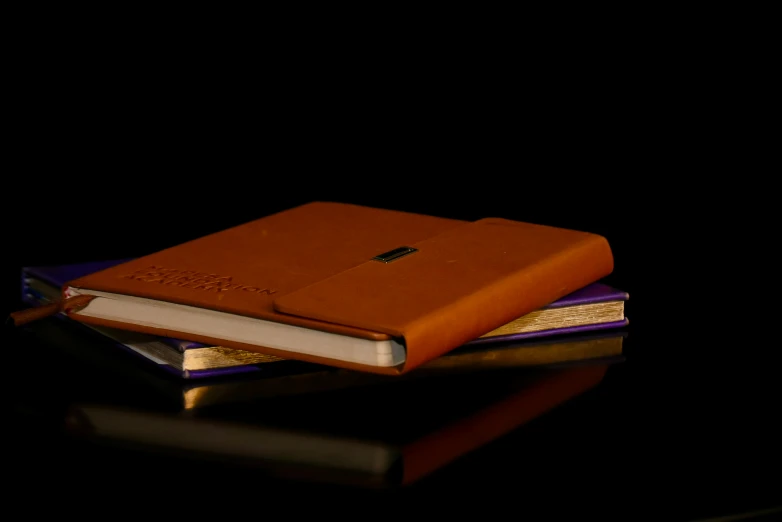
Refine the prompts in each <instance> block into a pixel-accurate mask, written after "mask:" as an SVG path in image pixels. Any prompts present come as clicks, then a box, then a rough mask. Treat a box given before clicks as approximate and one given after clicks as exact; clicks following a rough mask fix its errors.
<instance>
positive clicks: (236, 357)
mask: <svg viewBox="0 0 782 522" xmlns="http://www.w3.org/2000/svg"><path fill="white" fill-rule="evenodd" d="M125 261H127V260H123V259H120V260H113V261H97V262H91V263H82V264H74V265H59V266H37V267H25V268H23V269H22V278H21V279H22V281H21V283H22V287H21V294H22V300H23V301H24V302H25V303H26V304H28V305H31V306H35V305H39V304H43V303H47V302H50V301H52V300H56V299H59V297H60V288H61V287H62V286H63V285H64V284H65V283H66V282H68V281H70V280H72V279H76V278H78V277H82V276H85V275H88V274H91V273H93V272H97V271H99V270H103V269H105V268H109V267H112V266H114V265H117V264H119V263H123V262H125ZM628 298H629V296H628V294H627V293H626V292H622V291H620V290H617V289H615V288H613V287H611V286H608V285H605V284H602V283H594V284H591V285H589V286H586V287H584V288H582V289H580V290H577V291H575V292H573V293H571V294H570V295H567V296H565V297H563V298H561V299H559V300H557V301H555V302H553V303H551V304H550V305H548V306H546V307H544V308H541V309H540V310H537V311H535V312H532V313H530V314H527V315H525V316H523V317H520V318H519V319H517V320H515V321H511V322H510V323H508V324H506V325H503V326H502V327H500V328H498V329H496V330H494V331H492V332H489V333H488V334H486V335H485V336H482V337H479V338H478V339H475V340H473V341H470V342H469V343H467V345H466V346H474V345H492V346H493V345H496V344H506V343H514V342H518V341H524V340H527V339H535V338H540V337H553V336H560V335H567V334H574V333H585V332H592V331H597V330H608V329H613V328H620V327H623V326H625V325H627V324H628V320H627V318H626V317H625V315H624V303H625V301H626V300H627V299H628ZM564 312H567V313H564ZM60 317H62V318H65V316H64V315H61V316H60ZM69 322H73V323H75V324H78V325H80V326H81V327H83V328H85V329H88V330H91V331H93V332H97V333H98V334H101V335H103V336H106V337H109V338H111V339H113V340H114V341H115V344H119V345H120V346H121V347H122V348H123V349H125V350H129V351H131V352H133V353H136V354H138V355H142V356H144V357H146V358H147V359H148V360H150V361H153V362H155V363H157V364H158V366H159V367H161V368H163V369H165V370H166V371H169V372H171V373H174V374H177V375H179V376H181V377H183V378H189V379H192V378H200V377H214V376H219V375H226V374H235V373H247V372H258V371H261V370H262V369H263V368H264V367H265V366H266V367H268V365H269V364H275V363H278V362H281V361H283V359H280V358H277V357H272V356H266V355H262V354H256V353H253V352H245V351H242V350H231V349H226V348H221V347H214V346H207V345H204V344H201V343H197V342H192V341H185V340H181V339H170V338H165V337H156V336H150V335H144V334H138V333H135V332H127V331H124V330H115V329H108V328H96V327H92V326H87V325H84V324H82V323H77V322H76V321H69Z"/></svg>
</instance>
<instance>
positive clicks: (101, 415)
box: [66, 365, 607, 486]
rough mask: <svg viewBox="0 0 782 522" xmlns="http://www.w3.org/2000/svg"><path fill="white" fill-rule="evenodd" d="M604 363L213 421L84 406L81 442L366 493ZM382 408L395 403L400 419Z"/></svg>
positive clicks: (283, 405)
mask: <svg viewBox="0 0 782 522" xmlns="http://www.w3.org/2000/svg"><path fill="white" fill-rule="evenodd" d="M606 368H607V366H606V365H584V366H580V367H573V368H564V369H559V370H537V371H529V370H518V369H516V370H504V371H500V372H483V373H480V374H471V375H469V376H465V375H449V376H440V377H432V378H428V379H413V380H398V379H397V380H395V381H393V382H392V381H388V383H387V384H385V385H382V386H374V387H370V388H367V389H365V390H363V391H362V392H361V393H354V390H343V391H332V392H323V393H318V394H308V395H306V396H298V397H287V398H276V399H271V400H267V401H264V402H259V403H257V404H255V405H254V407H253V408H238V409H234V410H233V411H230V410H229V411H227V412H225V411H222V412H221V413H218V414H215V415H202V416H199V415H195V416H182V415H166V414H163V413H159V412H149V411H144V410H140V409H133V408H118V407H113V406H105V405H100V404H89V403H82V404H79V405H76V406H74V407H73V408H72V409H71V410H70V412H69V415H68V416H67V422H66V426H67V427H68V428H69V430H70V432H71V433H72V434H74V435H75V436H78V437H86V438H87V439H89V440H93V441H96V442H99V443H103V444H109V445H112V446H116V445H119V446H120V447H123V448H126V449H128V448H130V449H131V450H133V451H148V450H152V451H156V452H160V451H161V450H163V455H165V452H166V451H168V452H170V455H172V456H175V457H176V458H180V457H188V458H194V459H198V460H203V461H212V462H214V461H217V462H221V463H222V464H227V465H239V466H241V467H243V468H245V467H247V466H250V467H258V468H260V469H262V470H264V471H267V472H271V473H272V474H275V475H279V476H283V477H289V478H297V479H306V480H316V481H329V482H337V483H351V484H356V485H367V486H397V485H407V484H410V483H413V482H416V481H417V480H419V479H421V478H423V477H425V476H427V475H429V474H430V473H432V472H433V471H435V470H438V469H440V468H442V467H443V466H445V465H447V464H448V463H450V462H452V461H454V460H455V459H457V458H459V457H460V456H462V455H464V454H466V453H468V452H470V451H473V450H475V449H477V448H479V447H481V446H483V445H485V444H487V443H489V442H490V441H492V440H494V439H497V438H498V437H501V436H502V435H504V434H507V433H509V432H510V431H512V430H514V429H516V428H518V427H519V426H521V425H523V424H525V423H526V422H529V421H531V420H533V419H535V418H537V417H539V416H541V415H543V414H544V413H546V412H547V411H549V410H551V409H552V408H554V407H556V406H558V405H559V404H562V403H563V402H566V401H568V400H570V399H572V398H574V397H576V396H578V395H579V394H581V393H583V392H585V391H587V390H589V389H590V388H592V387H594V386H595V385H597V384H598V383H599V382H600V381H601V379H602V378H603V376H604V374H605V372H606ZM377 404H389V405H393V406H392V408H393V409H394V414H393V415H389V411H388V410H387V409H385V408H377V407H376V405H377Z"/></svg>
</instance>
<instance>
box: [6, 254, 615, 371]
mask: <svg viewBox="0 0 782 522" xmlns="http://www.w3.org/2000/svg"><path fill="white" fill-rule="evenodd" d="M125 261H129V260H127V259H119V260H112V261H96V262H91V263H81V264H73V265H58V266H38V267H26V268H24V269H23V270H22V289H21V291H22V300H23V301H24V302H25V303H27V304H29V305H36V304H40V298H41V297H42V296H40V295H37V292H35V291H34V290H32V289H31V288H29V286H28V285H27V279H28V278H29V277H33V278H36V279H39V280H41V281H43V282H45V283H48V284H50V285H53V286H55V287H57V288H60V287H62V285H64V284H65V283H66V282H68V281H70V280H72V279H76V278H79V277H82V276H85V275H88V274H91V273H93V272H97V271H99V270H103V269H105V268H110V267H112V266H114V265H117V264H119V263H123V262H125ZM627 299H629V295H628V294H627V292H623V291H620V290H617V289H616V288H613V287H611V286H608V285H605V284H603V283H593V284H591V285H589V286H586V287H584V288H582V289H580V290H576V291H575V292H573V293H571V294H569V295H567V296H565V297H563V298H561V299H559V300H557V301H554V302H553V303H551V304H550V305H548V306H546V307H545V308H561V307H564V306H574V305H582V304H592V303H600V302H606V301H619V300H621V301H626V300H627ZM74 322H75V321H74ZM627 324H628V320H627V318H625V319H623V320H621V321H614V322H609V323H597V324H589V325H582V326H572V327H567V328H555V329H551V330H541V331H537V332H525V333H517V334H508V335H501V336H494V337H481V338H478V339H475V340H473V341H470V342H469V343H467V344H466V345H465V346H474V345H486V344H498V343H502V344H505V343H508V342H517V341H523V340H526V339H535V338H540V337H550V336H559V335H567V334H574V333H587V332H592V331H599V330H608V329H613V328H620V327H622V326H626V325H627ZM159 340H160V341H162V342H163V343H165V344H167V345H168V346H171V347H172V348H175V349H177V350H179V351H180V352H184V351H186V350H189V349H193V348H203V347H205V346H206V345H204V344H200V343H197V342H193V341H184V340H181V339H170V338H166V337H161V338H159ZM124 348H125V349H126V350H130V349H129V348H128V347H126V346H124ZM130 351H132V350H130ZM133 353H137V352H135V351H133ZM265 364H269V363H265ZM272 364H273V363H272ZM159 366H161V367H164V368H166V369H167V370H169V371H172V372H174V373H177V374H180V375H182V376H185V377H189V378H198V377H213V376H217V375H225V374H234V373H245V372H252V371H259V370H260V369H262V367H263V364H260V365H258V364H250V365H243V366H231V367H227V368H219V369H211V370H194V371H190V372H187V375H185V374H183V372H181V371H180V370H179V369H177V368H173V367H171V366H168V365H165V364H159Z"/></svg>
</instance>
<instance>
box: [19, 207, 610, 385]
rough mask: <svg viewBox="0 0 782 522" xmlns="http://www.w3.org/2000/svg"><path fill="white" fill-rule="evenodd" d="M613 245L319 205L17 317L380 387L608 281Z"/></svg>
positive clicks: (92, 277)
mask: <svg viewBox="0 0 782 522" xmlns="http://www.w3.org/2000/svg"><path fill="white" fill-rule="evenodd" d="M612 269H613V256H612V253H611V249H610V246H609V244H608V242H607V240H606V238H604V237H602V236H600V235H597V234H593V233H588V232H584V231H577V230H568V229H564V228H558V227H551V226H544V225H538V224H532V223H524V222H518V221H513V220H508V219H502V218H494V217H492V218H484V219H478V220H476V221H471V222H463V221H457V220H450V219H446V218H440V217H435V216H427V215H423V214H414V213H405V212H399V211H393V210H388V209H381V208H371V207H366V206H359V205H350V204H344V203H334V202H312V203H308V204H304V205H300V206H297V207H295V208H290V209H287V210H284V211H281V212H277V213H274V214H271V215H267V216H265V217H261V218H260V219H256V220H254V221H250V222H247V223H244V224H240V225H237V226H234V227H231V228H228V229H225V230H221V231H218V232H215V233H212V234H208V235H205V236H203V237H200V238H197V239H194V240H191V241H188V242H185V243H181V244H178V245H173V246H171V247H169V248H166V249H163V250H159V251H157V252H153V253H150V254H148V255H145V256H142V257H139V258H137V259H132V260H130V261H126V262H124V263H120V264H119V265H116V266H113V267H109V268H106V269H103V270H99V271H98V272H94V273H91V274H88V275H86V276H82V277H79V278H76V279H72V280H69V281H68V282H67V283H66V284H65V285H64V287H63V288H62V294H61V296H62V297H61V299H60V300H58V301H57V302H56V303H52V304H51V305H45V306H42V307H39V308H37V309H29V310H21V311H17V312H13V313H12V314H11V319H12V323H13V324H16V325H23V324H25V323H27V322H29V321H33V320H37V319H39V318H41V317H45V316H46V315H49V314H54V313H57V312H61V311H64V312H65V313H67V314H68V316H69V317H70V318H71V319H73V320H76V321H80V322H84V323H89V324H94V325H99V326H107V327H112V328H121V329H124V330H132V331H137V332H142V333H148V334H154V335H164V336H169V337H176V338H180V339H187V340H193V341H198V342H201V343H206V344H213V345H219V346H224V347H228V348H235V349H243V350H249V351H254V352H260V353H264V354H268V355H274V356H278V357H283V358H287V359H296V360H302V361H308V362H315V363H321V364H327V365H330V366H335V367H343V368H350V369H356V370H362V371H368V372H373V373H381V374H393V375H397V374H400V373H404V372H408V371H411V370H413V369H415V368H417V367H418V366H420V365H422V364H424V363H425V362H427V361H430V360H432V359H434V358H436V357H438V356H440V355H442V354H444V353H446V352H448V351H450V350H452V349H454V348H457V347H459V346H461V345H463V344H465V343H467V342H469V341H472V340H474V339H476V338H478V337H480V336H482V335H484V334H486V333H489V332H491V331H493V330H496V329H498V328H500V327H502V326H504V325H506V324H507V323H509V322H511V321H514V320H516V319H518V318H520V317H521V316H523V315H526V314H528V313H532V312H535V311H537V310H538V309H540V308H541V307H544V306H546V305H549V304H550V303H552V302H554V301H556V300H557V299H560V298H562V297H564V296H565V295H567V294H569V293H571V292H573V291H575V290H577V289H580V288H583V287H585V286H587V285H589V284H591V283H594V282H597V281H598V280H599V279H601V278H602V277H605V276H607V275H608V274H610V273H611V271H612Z"/></svg>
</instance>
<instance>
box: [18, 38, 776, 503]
mask: <svg viewBox="0 0 782 522" xmlns="http://www.w3.org/2000/svg"><path fill="white" fill-rule="evenodd" d="M577 51H578V50H577V49H573V50H572V52H573V53H575V54H569V53H566V55H565V56H558V58H562V60H553V61H549V62H548V64H547V65H546V64H545V62H546V60H543V59H541V62H543V63H536V64H535V66H534V70H533V69H532V68H529V67H532V66H530V64H529V62H524V63H523V64H520V63H505V64H501V63H500V64H497V63H492V64H491V65H489V64H479V62H480V60H476V61H474V62H472V64H471V66H470V67H463V66H462V67H458V66H457V67H455V68H454V69H452V70H450V71H449V72H447V73H446V72H444V71H441V70H440V68H439V67H437V66H434V65H433V66H431V67H430V66H424V67H420V68H418V67H416V68H415V70H405V71H406V72H405V73H404V74H400V73H398V69H395V68H389V69H384V68H383V67H368V66H365V65H364V63H365V62H360V63H354V64H351V65H348V66H347V67H345V69H344V72H345V73H344V74H343V71H342V70H339V71H338V70H336V69H335V68H334V67H332V66H327V65H325V62H321V63H320V64H318V63H307V64H303V63H299V67H294V65H292V64H288V66H287V68H285V67H283V68H282V69H278V70H275V73H274V74H272V73H269V74H259V69H260V70H263V67H262V66H261V65H262V64H261V63H260V62H252V63H251V64H248V63H237V62H236V61H233V60H228V61H227V62H223V61H222V60H220V59H214V57H213V59H211V60H209V61H208V65H207V64H206V63H199V62H198V61H188V65H183V64H182V63H180V62H179V61H178V60H177V59H176V58H177V57H173V56H172V57H170V58H171V59H170V60H168V61H166V60H163V62H166V63H163V64H160V63H157V62H156V63H155V65H154V66H151V65H149V64H148V63H144V62H143V61H142V62H137V61H133V60H129V61H122V62H121V66H117V63H116V62H115V66H108V65H106V62H105V61H102V60H93V61H91V60H86V61H83V60H80V59H79V58H78V57H75V58H74V57H73V56H70V57H65V56H60V55H58V52H57V49H56V48H55V49H51V50H50V52H49V54H48V55H47V56H46V59H45V60H43V61H36V62H29V61H28V62H27V63H22V64H21V65H20V68H19V71H20V74H19V75H17V76H16V77H15V79H14V82H13V85H14V87H15V91H16V92H17V95H16V96H15V97H13V98H11V102H10V103H9V105H10V107H9V108H10V110H11V112H12V116H13V117H12V118H11V119H10V120H9V125H8V128H9V130H10V131H11V132H10V137H8V138H7V141H6V147H5V149H6V151H7V155H6V160H5V162H4V163H5V168H4V171H5V175H4V180H3V183H4V185H3V188H2V199H3V201H2V208H3V222H4V223H5V225H6V236H5V238H4V241H3V256H2V257H3V268H2V285H3V286H2V295H3V297H4V301H3V303H4V310H3V311H4V312H6V311H11V310H15V309H18V308H20V307H21V305H20V304H19V302H18V299H17V296H18V278H19V273H20V270H21V267H22V266H29V265H46V264H64V263H77V262H84V261H93V260H98V259H119V258H127V257H136V256H140V255H144V254H148V253H151V252H154V251H156V250H159V249H161V248H165V247H168V246H172V245H174V244H177V243H180V242H183V241H186V240H189V239H193V238H196V237H199V236H201V235H203V234H206V233H210V232H215V231H218V230H221V229H223V228H226V227H229V226H233V225H236V224H239V223H243V222H245V221H249V220H252V219H256V218H259V217H262V216H265V215H268V214H271V213H273V212H277V211H280V210H284V209H286V208H290V207H292V206H295V205H298V204H302V203H306V202H309V201H314V200H321V201H341V202H347V203H355V204H361V205H371V206H377V207H382V208H390V209H396V210H404V211H411V212H418V213H425V214H432V215H437V216H443V217H449V218H458V219H464V220H475V219H479V218H482V217H490V216H496V217H504V218H509V219H515V220H521V221H530V222H535V223H541V224H547V225H554V226H561V227H567V228H575V229H579V230H585V231H589V232H595V233H598V234H602V235H604V236H605V237H607V238H608V240H609V242H610V244H611V245H612V248H613V251H614V255H615V270H614V272H613V273H612V274H611V275H610V276H609V277H607V278H606V279H605V282H607V283H609V284H612V285H614V286H616V287H618V288H621V289H623V290H626V291H627V292H629V294H630V296H631V297H630V301H629V302H628V305H627V315H628V317H629V318H630V321H631V324H630V336H631V339H633V342H632V344H629V345H628V350H629V351H628V354H627V355H628V363H626V364H628V365H629V366H628V367H629V368H631V369H632V371H631V372H628V373H627V374H625V375H626V376H627V377H625V379H627V381H628V382H623V383H621V384H619V385H614V388H613V389H614V390H616V389H617V388H618V389H620V390H624V389H626V390H627V392H626V394H625V395H622V393H624V392H622V391H620V392H619V393H616V392H615V393H614V395H612V398H611V402H609V406H606V407H605V408H604V409H603V410H601V413H602V414H601V416H599V418H600V421H601V422H609V424H608V426H609V428H610V427H612V426H613V427H616V428H617V432H616V434H615V436H616V439H617V442H618V443H619V445H618V449H617V451H623V452H627V454H628V455H629V457H628V459H629V460H628V461H627V462H625V463H624V467H620V468H617V467H614V468H613V469H621V470H622V471H624V472H627V473H628V478H629V479H632V480H638V479H639V477H645V479H646V480H644V481H643V482H642V483H639V484H638V486H637V488H638V489H635V490H634V487H633V486H632V485H630V486H628V485H627V484H625V489H623V494H628V492H632V493H634V494H632V495H630V497H631V498H633V499H646V500H645V501H648V499H649V498H659V497H657V496H656V495H657V494H658V493H659V494H660V495H662V496H663V497H664V498H665V499H667V501H668V502H665V503H664V504H665V509H664V510H667V509H668V508H669V507H671V506H669V504H672V503H673V501H671V498H676V499H682V498H686V497H687V496H688V495H691V498H696V499H697V501H698V503H697V505H698V506H703V505H709V502H715V503H716V504H715V505H717V506H721V505H723V504H725V505H726V507H725V509H724V510H722V509H721V508H719V507H717V508H715V509H713V510H711V511H710V512H711V513H713V514H722V513H729V512H736V511H740V510H742V509H745V508H750V507H757V508H762V507H768V505H769V499H772V498H774V497H773V495H772V494H771V493H769V490H768V486H769V482H768V481H767V480H765V479H763V476H764V474H772V473H773V474H778V469H779V468H778V465H779V451H778V449H777V448H778V445H776V444H773V443H772V442H771V441H773V440H774V439H775V437H776V435H775V434H776V433H777V432H778V430H776V431H774V428H773V427H772V420H773V419H774V411H775V407H776V409H777V410H778V403H777V399H776V397H778V396H779V395H778V392H779V389H778V388H779V387H778V385H777V382H778V377H777V375H776V373H777V370H776V366H774V365H773V364H771V360H772V359H773V358H774V354H775V351H776V344H778V342H777V341H775V340H774V338H773V335H772V334H771V332H769V328H768V327H769V326H772V325H775V324H776V321H775V320H774V319H773V317H771V318H769V317H768V316H769V315H773V312H769V311H767V310H768V309H765V310H766V311H764V308H763V307H762V306H759V305H758V304H755V305H754V306H750V307H748V306H747V303H758V301H755V300H754V295H755V294H757V293H760V294H763V293H765V291H766V290H765V289H766V288H767V286H768V285H770V284H772V283H773V281H771V278H769V277H766V276H765V275H764V271H763V270H764V269H763V266H764V263H765V262H767V261H768V260H769V259H768V257H767V256H765V255H761V254H759V252H760V249H759V246H760V245H762V244H763V241H758V240H757V238H758V237H763V228H764V227H768V223H769V221H767V220H766V218H765V217H764V216H761V215H760V212H762V211H763V210H765V209H767V208H768V207H767V206H766V205H765V204H761V203H760V201H761V199H762V198H764V197H765V196H767V195H768V194H767V190H764V188H763V187H764V185H758V184H757V182H756V181H755V180H754V177H753V175H754V174H755V173H756V172H757V171H755V170H754V169H752V168H751V167H750V166H749V165H750V163H751V161H752V158H753V156H752V155H749V156H746V155H742V153H741V151H740V150H738V149H737V143H738V142H737V141H732V140H730V139H728V140H725V136H726V133H728V132H732V131H733V130H735V128H733V127H731V125H730V123H729V121H728V120H729V119H730V118H732V117H733V116H734V108H733V107H729V106H726V105H724V104H720V103H719V102H720V101H721V100H724V99H725V92H726V91H724V90H719V89H716V88H715V87H714V85H715V84H714V83H712V82H709V81H704V78H703V77H702V74H705V73H703V71H702V69H701V68H700V67H696V66H694V65H693V64H692V62H691V61H689V60H684V59H683V60H681V61H679V62H667V63H661V62H659V61H656V60H654V59H650V58H649V55H648V54H644V55H642V56H639V55H637V54H635V55H634V54H632V53H629V52H628V54H626V55H624V54H622V55H618V54H614V55H612V56H610V57H606V56H603V57H602V59H598V58H600V57H599V56H598V57H596V56H595V55H588V54H584V55H578V56H576V54H578V52H577ZM566 57H567V59H566ZM66 58H67V59H66ZM315 61H316V62H317V60H315ZM432 62H433V63H435V62H436V60H434V59H433V60H432ZM452 65H453V64H452ZM456 65H459V64H456ZM525 66H526V67H528V68H527V69H525V68H524V67H525ZM251 69H252V72H251V71H250V70H251ZM402 69H403V70H404V68H402ZM294 70H295V71H294ZM520 70H521V75H519V74H520V73H519V71H520ZM291 72H298V73H299V74H296V75H293V74H288V73H291ZM737 157H740V158H743V159H746V160H747V161H746V162H744V163H743V164H741V165H740V167H741V168H737V167H736V163H735V161H736V158H737ZM748 308H749V309H748ZM748 324H751V325H755V326H753V327H752V328H748V327H747V325H748ZM771 329H772V330H773V327H772V328H771ZM630 365H631V366H630ZM11 371H13V370H11ZM622 387H624V388H622ZM611 418H614V419H619V418H621V419H622V422H619V421H618V420H616V421H615V424H610V422H611V420H610V419H611ZM605 431H606V430H604V431H603V432H605ZM608 431H610V429H609V430H608ZM506 449H507V448H506ZM495 459H499V457H495ZM499 460H501V459H499ZM620 460H621V459H619V458H617V459H616V460H615V461H614V462H618V461H620ZM634 466H636V467H634ZM647 468H648V469H649V472H648V474H647V473H646V472H644V471H642V470H643V469H647ZM487 471H488V472H489V473H491V468H490V469H489V470H487V469H485V468H484V469H483V472H487ZM652 476H653V477H658V478H655V479H649V477H652ZM490 482H491V483H492V484H494V485H496V484H499V483H501V480H500V479H499V478H497V477H495V479H494V480H493V481H490ZM611 483H612V484H620V483H622V477H619V476H615V477H613V480H612V481H611ZM655 484H656V486H655ZM661 484H665V485H661ZM451 486H453V484H451ZM451 486H447V487H451ZM655 488H661V491H658V490H657V489H655ZM639 491H640V492H641V493H639ZM720 501H721V502H723V504H719V502H720ZM658 507H659V506H658ZM671 509H673V508H672V507H671Z"/></svg>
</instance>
